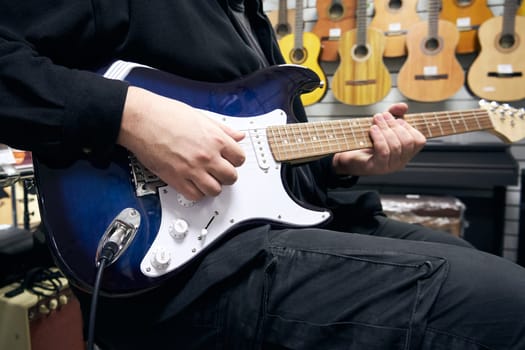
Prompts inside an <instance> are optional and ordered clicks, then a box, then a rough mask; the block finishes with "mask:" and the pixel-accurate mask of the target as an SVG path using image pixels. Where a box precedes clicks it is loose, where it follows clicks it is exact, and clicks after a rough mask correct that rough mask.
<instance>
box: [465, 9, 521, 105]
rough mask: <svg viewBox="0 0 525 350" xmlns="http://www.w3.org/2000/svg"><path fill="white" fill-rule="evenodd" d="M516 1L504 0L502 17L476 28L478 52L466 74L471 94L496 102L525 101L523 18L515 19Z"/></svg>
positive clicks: (494, 18)
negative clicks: (478, 41)
mask: <svg viewBox="0 0 525 350" xmlns="http://www.w3.org/2000/svg"><path fill="white" fill-rule="evenodd" d="M516 9H517V2H516V0H505V4H504V8H503V16H496V17H493V18H491V19H489V20H488V21H486V22H484V23H483V24H482V25H481V26H480V28H479V32H478V35H479V40H480V44H481V52H480V53H479V55H478V56H477V57H476V59H475V60H474V62H473V63H472V66H471V67H470V69H469V71H468V74H467V81H468V85H469V87H470V89H471V91H472V92H473V93H474V94H475V95H477V96H479V97H482V98H485V99H491V100H495V101H515V100H519V99H522V98H525V43H524V41H525V17H523V16H516Z"/></svg>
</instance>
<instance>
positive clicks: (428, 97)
mask: <svg viewBox="0 0 525 350" xmlns="http://www.w3.org/2000/svg"><path fill="white" fill-rule="evenodd" d="M438 15H439V3H438V0H430V2H429V11H428V16H429V17H428V21H420V22H418V23H416V24H414V25H412V26H411V27H410V28H409V30H408V34H407V50H408V55H407V59H406V61H405V62H404V63H403V66H401V69H400V70H399V74H398V77H397V85H398V88H399V91H400V92H401V93H402V94H403V95H405V97H407V98H409V99H412V100H415V101H422V102H436V101H442V100H445V99H447V98H449V97H450V96H452V95H454V94H455V93H456V92H458V90H459V89H460V88H461V87H462V86H463V84H464V83H465V73H464V71H463V68H462V67H461V65H460V64H459V62H458V60H457V58H456V54H455V50H456V45H457V42H458V39H459V31H458V29H457V28H456V26H455V24H454V23H452V22H450V21H445V20H440V19H439V18H438Z"/></svg>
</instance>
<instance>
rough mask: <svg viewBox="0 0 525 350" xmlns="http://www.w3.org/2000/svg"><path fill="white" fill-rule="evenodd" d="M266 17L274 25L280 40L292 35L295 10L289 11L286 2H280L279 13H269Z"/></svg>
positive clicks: (284, 0) (280, 0)
mask: <svg viewBox="0 0 525 350" xmlns="http://www.w3.org/2000/svg"><path fill="white" fill-rule="evenodd" d="M266 15H267V16H268V19H269V20H270V22H271V23H272V26H273V29H274V31H275V34H276V35H277V38H278V39H280V38H282V37H283V36H285V35H288V34H291V33H292V30H293V22H294V18H295V9H288V4H287V1H286V0H279V7H278V9H277V11H269V12H268V13H267V14H266Z"/></svg>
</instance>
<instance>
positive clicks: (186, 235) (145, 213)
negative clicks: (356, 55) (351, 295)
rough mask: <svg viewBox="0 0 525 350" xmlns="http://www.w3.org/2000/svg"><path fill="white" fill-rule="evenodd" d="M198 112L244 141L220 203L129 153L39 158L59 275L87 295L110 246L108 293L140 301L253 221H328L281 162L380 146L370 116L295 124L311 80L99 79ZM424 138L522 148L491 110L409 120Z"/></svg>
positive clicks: (123, 68) (147, 71) (303, 72)
mask: <svg viewBox="0 0 525 350" xmlns="http://www.w3.org/2000/svg"><path fill="white" fill-rule="evenodd" d="M102 73H103V74H104V76H105V77H107V78H111V79H123V80H126V81H128V82H129V83H130V84H131V85H134V86H139V87H142V88H145V89H148V90H150V91H153V92H155V93H158V94H161V95H164V96H166V97H168V98H174V99H178V100H180V101H182V102H185V103H188V104H190V105H192V106H193V107H195V108H198V109H200V110H201V111H202V112H203V113H205V114H207V115H208V116H209V117H210V118H212V119H215V120H217V121H219V122H221V123H225V124H227V125H229V126H230V127H232V128H236V129H239V130H243V131H244V132H245V133H246V137H245V139H244V140H242V141H241V142H240V144H241V146H242V147H243V149H244V151H245V153H246V161H245V163H244V164H243V165H242V166H241V167H239V168H238V175H239V178H238V181H237V182H236V183H235V184H233V185H231V186H225V187H224V188H223V191H222V193H221V194H220V195H219V196H217V197H207V198H204V199H202V200H200V201H190V200H188V199H186V198H185V197H183V196H182V195H180V194H179V193H177V191H176V190H175V189H174V188H172V187H170V186H167V185H166V184H164V183H163V182H162V181H161V180H160V179H159V178H157V177H155V176H154V175H153V174H151V173H150V172H149V171H148V169H146V168H144V167H143V166H142V165H141V164H140V163H139V162H138V161H137V159H136V158H135V157H134V156H133V155H132V154H131V153H129V152H128V151H126V150H125V149H123V148H116V149H115V150H114V152H113V153H112V154H111V155H110V156H111V161H110V162H108V163H107V164H93V163H91V162H90V161H88V160H87V159H81V160H78V161H76V162H74V163H73V164H71V165H67V166H64V167H52V166H49V165H46V164H44V163H42V162H41V161H40V160H39V159H38V157H34V170H35V182H36V185H37V189H38V194H39V196H38V197H39V201H40V207H41V214H42V218H43V223H44V224H45V227H46V232H47V233H46V234H47V242H48V243H49V246H50V248H51V251H52V253H53V255H54V257H55V261H56V262H57V265H58V267H59V268H60V269H61V271H62V272H63V273H64V274H65V275H66V276H67V277H68V278H69V280H70V281H71V282H72V283H73V284H74V285H76V286H77V287H79V288H82V289H84V290H86V291H88V292H89V291H92V288H93V284H94V280H95V275H96V269H95V262H96V259H97V255H98V254H99V253H100V249H101V245H103V244H104V242H106V241H108V240H112V241H116V239H114V238H115V237H117V238H118V242H120V243H119V245H120V247H121V248H122V249H121V251H120V253H119V258H118V259H117V260H116V261H115V262H114V263H113V264H111V265H109V266H108V267H107V268H106V270H105V273H104V276H103V278H102V281H101V293H104V294H106V295H109V296H119V295H120V296H122V295H132V294H139V293H141V292H144V291H146V290H149V289H152V288H155V287H159V286H160V285H162V283H163V282H165V281H166V280H167V279H169V278H170V277H173V276H174V275H175V274H177V273H179V272H180V271H181V269H183V268H184V266H186V264H188V263H189V262H191V261H192V260H193V259H196V258H197V257H199V256H201V254H204V253H205V252H206V250H207V249H208V248H209V247H211V246H213V245H214V244H215V243H217V242H219V241H220V240H221V238H223V237H227V235H228V233H230V232H231V230H232V229H234V228H236V227H239V226H241V225H243V224H246V223H268V222H269V223H273V224H275V225H280V226H281V225H282V226H296V227H305V226H315V225H320V224H322V223H324V222H325V221H327V220H329V219H330V216H331V214H330V212H328V211H327V210H325V209H322V208H313V207H311V206H308V205H307V204H304V203H299V202H297V201H296V200H295V199H294V198H292V197H290V194H289V192H288V191H287V187H286V184H284V183H283V181H282V178H281V170H282V165H283V164H284V163H288V162H291V163H300V162H306V161H309V160H312V159H315V158H319V157H322V156H325V155H328V154H332V153H336V152H341V151H346V150H352V149H361V148H369V147H372V142H371V140H370V138H369V134H368V131H369V128H370V126H371V123H372V121H371V118H356V119H346V120H332V121H323V122H314V123H295V124H294V123H291V122H292V121H293V120H294V119H295V116H294V115H293V112H292V110H291V101H292V99H293V98H294V97H295V96H297V94H300V93H302V92H305V91H309V90H311V89H314V88H315V87H316V86H318V85H319V83H320V82H319V78H318V77H317V75H316V74H315V73H313V72H312V71H311V70H309V69H307V68H305V67H302V66H297V65H282V66H273V67H270V68H267V69H265V70H262V71H259V72H257V73H254V74H252V75H249V76H246V77H244V78H241V79H239V80H235V81H232V82H229V83H204V82H197V81H192V80H187V79H183V78H180V77H178V76H175V75H172V74H168V73H166V72H162V71H160V70H156V69H153V68H150V67H146V66H141V65H137V64H132V63H129V62H123V61H117V62H115V63H114V64H112V65H111V66H110V67H109V69H107V70H104V72H102ZM405 119H406V120H407V122H409V123H410V124H412V125H413V126H415V127H416V128H417V129H419V130H420V131H421V132H422V133H423V134H425V135H426V136H427V137H429V138H431V137H440V136H445V135H451V134H457V133H465V132H471V131H480V130H486V131H490V132H494V133H496V134H497V135H500V136H501V137H502V139H504V140H505V141H508V142H514V141H517V140H518V139H520V138H522V137H523V136H524V135H523V131H524V130H525V128H524V125H523V123H524V121H523V112H522V111H515V113H511V111H510V110H509V107H500V106H497V105H492V104H489V103H484V104H482V107H481V108H480V109H479V110H466V111H458V112H436V113H423V114H413V115H406V116H405Z"/></svg>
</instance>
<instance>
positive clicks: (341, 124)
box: [337, 120, 350, 149]
mask: <svg viewBox="0 0 525 350" xmlns="http://www.w3.org/2000/svg"><path fill="white" fill-rule="evenodd" d="M339 128H340V129H341V131H342V132H343V135H344V128H343V121H342V120H340V121H339ZM344 141H345V144H346V149H350V146H349V145H348V139H347V138H346V137H344ZM337 146H338V147H337V149H340V147H341V145H340V144H339V143H338V144H337Z"/></svg>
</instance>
